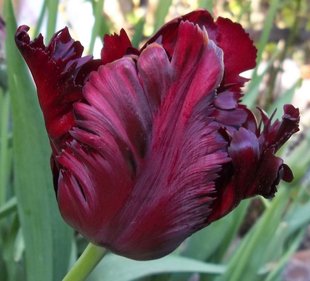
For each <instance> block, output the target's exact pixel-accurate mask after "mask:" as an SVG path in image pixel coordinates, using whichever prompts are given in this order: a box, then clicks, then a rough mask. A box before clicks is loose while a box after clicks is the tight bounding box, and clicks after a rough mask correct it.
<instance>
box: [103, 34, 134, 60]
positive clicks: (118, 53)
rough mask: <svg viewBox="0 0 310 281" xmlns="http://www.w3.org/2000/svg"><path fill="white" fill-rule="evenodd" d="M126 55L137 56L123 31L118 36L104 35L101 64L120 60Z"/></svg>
mask: <svg viewBox="0 0 310 281" xmlns="http://www.w3.org/2000/svg"><path fill="white" fill-rule="evenodd" d="M126 54H139V52H138V50H136V49H134V48H133V47H132V45H131V42H130V40H129V38H128V36H127V33H126V31H125V30H124V29H121V31H120V35H117V34H114V35H105V36H104V38H103V48H102V50H101V60H102V63H103V64H106V63H109V62H112V61H115V60H117V59H120V58H121V57H123V56H124V55H126Z"/></svg>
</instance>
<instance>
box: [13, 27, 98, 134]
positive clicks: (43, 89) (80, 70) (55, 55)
mask: <svg viewBox="0 0 310 281" xmlns="http://www.w3.org/2000/svg"><path fill="white" fill-rule="evenodd" d="M28 30H29V27H27V26H21V27H19V28H18V30H17V32H16V37H15V40H16V44H17V46H18V48H19V50H20V51H21V53H22V55H23V57H24V59H25V60H26V62H27V64H28V66H29V68H30V71H31V73H32V75H33V78H34V81H35V83H36V86H37V90H38V97H39V102H40V105H41V108H42V111H43V114H44V118H45V124H46V128H47V132H48V134H49V136H50V138H51V139H54V140H57V139H59V138H61V137H62V136H63V135H64V134H66V133H67V132H68V130H69V129H70V128H71V127H72V126H73V124H74V117H73V113H72V104H73V103H74V102H76V101H78V100H81V99H82V86H83V84H84V81H85V79H86V78H87V76H88V74H89V73H90V72H91V71H92V70H95V69H97V67H98V66H99V63H98V61H93V60H92V58H91V57H81V56H82V52H83V46H82V45H81V44H80V42H78V41H74V40H73V39H72V38H71V36H70V34H69V31H68V29H67V28H64V29H62V30H60V31H59V32H57V33H56V34H55V35H54V36H53V38H52V39H51V41H50V43H49V45H48V46H45V45H44V42H43V37H42V35H41V34H40V35H39V36H38V37H37V38H36V39H34V40H33V41H30V38H29V35H28V33H27V32H28Z"/></svg>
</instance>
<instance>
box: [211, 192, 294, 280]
mask: <svg viewBox="0 0 310 281" xmlns="http://www.w3.org/2000/svg"><path fill="white" fill-rule="evenodd" d="M283 189H284V188H283ZM283 189H282V190H280V191H279V192H278V194H277V196H276V197H275V199H274V200H273V202H272V204H270V207H268V208H267V210H266V211H265V212H264V214H263V215H262V217H261V218H260V220H259V221H258V222H257V223H256V224H255V226H254V227H253V228H252V229H251V230H250V232H248V234H247V235H246V236H245V238H244V239H243V240H242V242H241V244H240V246H239V247H238V249H237V250H236V252H235V253H234V255H233V256H232V258H231V259H230V261H229V263H228V265H227V271H225V273H224V274H223V275H221V276H219V277H218V278H216V279H215V280H216V281H226V280H230V281H239V280H251V281H258V280H261V276H259V274H258V271H259V269H260V268H262V267H263V266H264V263H265V262H267V260H268V257H269V256H270V254H271V252H270V251H268V249H269V248H271V246H272V243H273V242H274V241H275V240H274V237H275V233H276V231H277V229H278V226H279V224H280V222H281V218H282V213H283V211H284V209H285V207H286V205H287V202H288V201H289V196H287V191H286V190H283ZM280 242H281V241H280Z"/></svg>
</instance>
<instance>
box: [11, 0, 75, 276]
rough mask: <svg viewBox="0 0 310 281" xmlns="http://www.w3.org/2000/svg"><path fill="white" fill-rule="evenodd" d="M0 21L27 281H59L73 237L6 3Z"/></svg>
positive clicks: (16, 192)
mask: <svg viewBox="0 0 310 281" xmlns="http://www.w3.org/2000/svg"><path fill="white" fill-rule="evenodd" d="M5 19H6V27H7V39H6V50H7V64H8V74H9V93H10V95H11V101H12V114H13V158H14V190H15V194H16V198H17V202H18V204H17V210H18V215H19V220H20V223H21V227H22V233H23V237H24V241H25V263H26V267H27V280H28V281H30V280H31V281H42V280H45V281H54V280H60V279H61V277H62V276H63V275H64V273H65V271H67V267H68V261H69V254H70V246H71V242H70V239H71V233H72V232H71V230H69V228H68V227H67V226H66V225H65V224H64V223H63V221H62V219H61V218H60V215H59V212H58V208H57V206H56V200H55V194H54V191H53V187H52V181H51V173H50V168H49V156H50V149H49V145H48V139H47V136H46V133H45V129H44V124H43V119H42V115H41V112H40V110H39V107H38V101H37V98H36V93H35V89H34V86H33V83H32V80H31V79H30V76H29V73H28V71H27V68H26V66H25V63H24V61H23V60H22V58H21V56H20V54H19V53H18V51H17V48H16V46H15V42H14V34H15V31H16V22H15V17H14V12H13V7H12V3H11V1H10V0H6V1H5ZM42 71H44V70H42Z"/></svg>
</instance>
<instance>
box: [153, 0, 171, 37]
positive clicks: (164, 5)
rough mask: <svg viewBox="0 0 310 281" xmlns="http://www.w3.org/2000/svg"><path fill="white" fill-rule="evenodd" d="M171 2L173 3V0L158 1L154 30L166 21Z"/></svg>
mask: <svg viewBox="0 0 310 281" xmlns="http://www.w3.org/2000/svg"><path fill="white" fill-rule="evenodd" d="M171 4H172V0H159V1H158V4H157V9H156V11H155V19H154V20H155V23H154V31H156V30H158V29H159V28H160V27H161V26H162V25H163V23H164V22H165V18H166V16H167V14H168V12H169V8H170V6H171Z"/></svg>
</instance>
